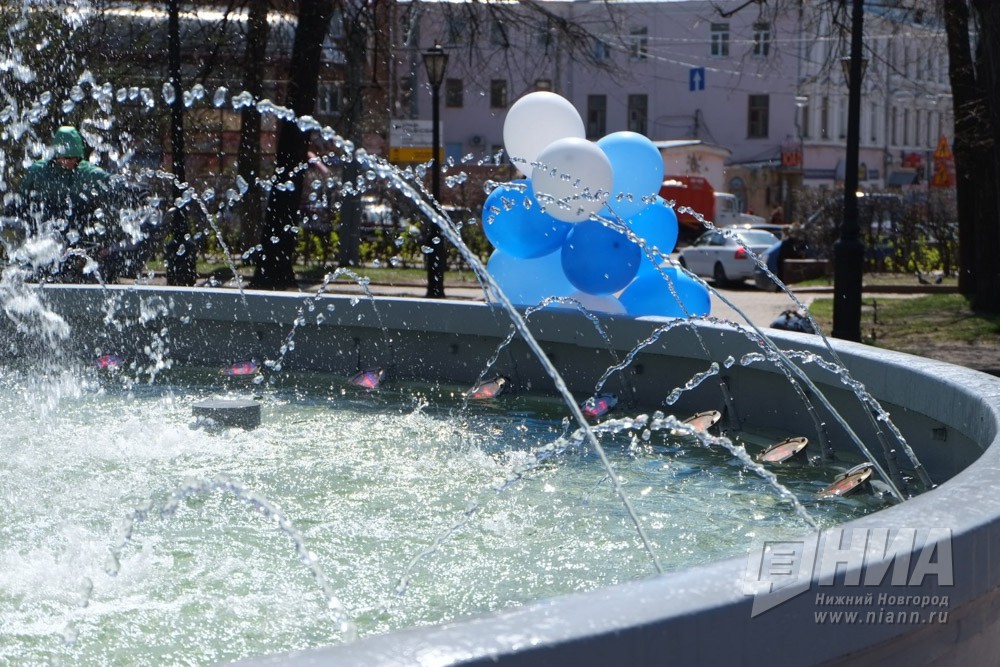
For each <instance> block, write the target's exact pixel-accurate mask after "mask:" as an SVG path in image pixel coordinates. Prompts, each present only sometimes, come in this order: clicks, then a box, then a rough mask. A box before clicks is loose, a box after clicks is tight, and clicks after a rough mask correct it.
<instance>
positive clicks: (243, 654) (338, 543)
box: [0, 86, 1000, 665]
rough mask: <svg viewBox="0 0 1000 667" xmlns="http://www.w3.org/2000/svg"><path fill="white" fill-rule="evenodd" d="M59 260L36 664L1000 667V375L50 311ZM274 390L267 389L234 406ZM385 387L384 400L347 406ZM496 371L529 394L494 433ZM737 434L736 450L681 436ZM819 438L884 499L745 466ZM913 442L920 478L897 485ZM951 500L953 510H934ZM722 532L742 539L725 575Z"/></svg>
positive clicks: (18, 632)
mask: <svg viewBox="0 0 1000 667" xmlns="http://www.w3.org/2000/svg"><path fill="white" fill-rule="evenodd" d="M94 90H98V91H103V90H104V87H103V86H94ZM101 94H102V95H103V93H101ZM140 95H141V93H140ZM123 97H124V98H125V99H128V97H129V95H128V92H127V91H126V93H125V95H124V96H123ZM142 98H143V99H146V98H145V96H142ZM237 98H238V99H239V100H240V103H243V102H244V101H245V98H244V97H243V96H234V97H233V98H232V99H234V100H235V99H237ZM150 99H153V98H150ZM212 99H213V100H216V99H219V95H215V96H212ZM225 99H226V98H225V97H224V96H223V97H222V100H223V103H225ZM101 100H102V102H104V103H107V104H110V103H111V98H109V97H107V96H102V97H101ZM234 103H235V102H234ZM262 106H264V107H266V108H269V109H272V110H273V109H274V108H275V107H274V106H273V105H262ZM279 111H280V113H284V112H285V111H287V110H279ZM354 157H355V159H359V160H365V165H368V166H374V167H377V168H378V169H377V171H378V172H379V173H382V174H383V175H385V176H386V177H390V178H393V179H396V180H394V181H393V182H394V186H395V187H397V188H398V189H400V190H401V191H404V192H406V193H407V194H408V196H411V198H415V199H419V198H418V197H416V194H417V192H418V191H417V188H416V186H414V185H413V183H412V182H411V181H407V180H406V179H405V178H400V177H399V174H396V173H392V172H391V170H388V169H387V167H386V165H384V164H381V163H378V162H377V160H376V159H375V158H371V157H370V156H358V155H355V156H354ZM373 160H374V161H373ZM147 175H150V174H147ZM152 176H157V174H152ZM234 192H235V190H234ZM184 199H185V201H186V202H187V203H188V204H190V205H206V202H205V199H206V198H204V197H200V196H198V194H197V193H194V192H190V191H189V194H188V196H186V197H185V198H184ZM424 210H425V212H426V213H427V214H428V215H430V216H431V217H432V218H433V219H435V221H436V222H437V223H438V224H439V225H441V226H442V230H443V232H444V233H445V235H446V236H448V238H449V240H451V241H452V242H457V241H458V240H459V239H458V238H457V234H455V231H454V229H453V228H452V227H451V226H450V224H449V221H447V220H446V219H443V218H441V217H440V216H439V215H437V214H436V213H434V211H433V210H432V209H430V207H428V206H424ZM31 250H32V249H31V248H26V247H25V246H23V245H22V246H18V247H15V246H10V247H8V256H9V257H11V258H12V260H14V261H12V262H10V263H9V264H8V265H7V267H6V270H5V271H4V274H3V282H2V284H0V295H2V296H0V298H2V303H3V306H4V310H5V314H6V317H5V318H4V320H3V323H2V327H0V341H2V353H0V354H2V359H3V364H2V365H0V382H2V383H3V385H4V387H5V389H6V391H5V392H3V394H4V398H3V402H4V405H5V410H4V414H5V415H7V416H8V419H7V426H8V428H7V429H5V431H6V435H5V438H4V440H3V451H4V453H5V459H6V463H5V465H4V466H3V467H2V468H0V476H2V477H3V478H4V484H3V485H2V486H0V488H3V489H4V491H5V495H6V497H7V498H8V499H9V515H11V516H12V517H15V518H16V520H11V521H8V522H6V524H7V527H5V529H4V530H3V531H2V532H0V549H2V552H0V553H2V556H3V558H4V560H5V564H6V565H7V567H5V571H6V572H10V573H13V574H10V575H5V577H4V579H3V581H4V583H3V585H2V587H0V596H2V600H3V603H4V605H5V607H10V608H15V607H17V608H18V609H22V610H25V611H24V612H23V613H20V614H15V615H5V621H4V622H5V632H4V635H5V638H4V639H3V640H0V657H2V658H3V660H4V661H6V662H11V663H13V664H21V663H23V664H35V663H39V662H48V663H52V664H101V665H107V664H136V663H137V662H150V663H161V664H162V663H181V664H213V663H217V662H231V661H232V660H237V659H242V660H243V662H242V663H241V664H248V665H266V664H284V665H307V664H316V663H322V664H329V665H358V664H366V665H367V664H427V663H433V664H441V665H448V664H486V663H493V662H500V663H505V664H552V663H558V664H563V663H565V664H583V665H589V664H611V663H626V664H636V665H644V664H650V665H653V664H663V662H664V660H665V659H666V657H667V656H669V658H670V659H672V660H673V661H676V662H678V663H681V664H730V663H734V662H752V663H758V662H760V663H763V662H765V661H766V662H772V663H777V664H819V663H831V664H836V663H847V662H850V663H851V664H874V663H879V664H884V663H885V662H886V661H887V660H888V661H889V662H890V663H893V664H902V663H906V664H907V665H912V664H931V663H934V662H939V661H940V660H942V659H945V656H946V657H947V659H949V660H956V661H963V662H968V663H976V662H981V661H982V660H984V659H985V658H984V656H992V655H993V652H994V651H995V644H996V641H995V640H994V639H992V636H993V635H994V634H995V633H994V632H992V630H993V629H994V628H995V627H996V624H997V621H998V617H997V614H996V613H995V612H994V611H993V602H994V599H995V595H996V594H995V591H996V590H1000V589H998V584H1000V569H998V568H996V567H995V566H993V564H992V562H991V561H990V558H991V549H990V547H991V544H992V543H993V542H994V541H995V540H996V539H997V536H998V530H1000V529H998V527H997V525H998V522H997V517H1000V501H996V500H994V499H993V498H992V494H990V493H989V489H990V486H991V481H992V480H991V478H992V476H993V475H994V473H995V469H996V467H997V466H998V464H1000V461H998V460H997V459H998V457H1000V448H998V447H997V446H994V445H995V441H996V439H997V437H998V431H1000V382H998V381H997V380H995V379H993V378H990V377H988V376H985V375H982V374H979V373H976V372H973V371H968V370H966V369H961V368H956V367H953V366H949V365H946V364H941V363H937V362H933V361H930V360H925V359H918V358H914V357H910V356H907V355H901V354H893V353H888V352H885V351H882V350H873V349H870V348H867V347H864V346H860V345H853V344H844V343H837V344H832V343H825V342H823V341H822V340H820V339H818V338H817V337H815V336H809V335H803V334H794V333H788V332H782V333H774V334H772V335H770V336H769V337H767V338H766V339H765V338H764V337H762V335H761V332H760V331H759V330H756V329H754V328H753V327H752V325H749V324H748V325H746V326H739V325H735V324H734V323H727V322H718V321H714V320H712V319H711V318H690V319H681V320H676V319H669V318H663V317H656V316H651V317H629V316H624V315H613V314H598V315H594V314H591V315H589V316H584V315H583V314H581V312H579V311H578V310H577V309H576V308H573V307H569V308H566V307H562V308H549V307H546V308H542V309H540V310H537V311H535V310H533V309H529V311H531V312H528V311H525V310H523V309H522V310H519V309H515V308H514V307H513V306H511V304H510V303H509V302H508V300H507V298H506V296H505V295H504V293H503V291H502V290H500V289H498V287H497V286H496V285H495V284H493V283H492V281H491V279H490V277H489V276H488V274H482V278H483V280H484V281H485V282H486V283H487V285H486V289H487V294H488V296H489V299H487V300H486V301H485V302H482V303H479V302H476V303H464V302H453V301H444V300H413V299H401V298H378V299H374V298H364V299H360V298H357V297H348V296H338V295H333V294H328V293H323V292H322V291H321V292H320V293H318V294H302V293H270V292H255V291H252V290H245V289H238V290H234V289H218V288H209V287H204V288H196V289H188V288H174V287H158V286H152V285H143V284H136V285H99V284H98V285H80V284H46V285H34V284H28V283H25V282H24V278H25V272H24V271H23V270H22V268H21V264H19V263H18V262H24V261H28V262H30V261H31V260H32V258H33V257H35V255H32V254H31V253H30V252H29V251H31ZM648 250H649V249H647V251H648ZM470 263H472V264H473V265H475V262H474V261H472V262H470ZM562 305H564V306H565V305H567V304H562ZM570 305H571V304H570ZM511 322H513V323H514V324H515V325H517V331H516V332H515V333H516V334H517V335H515V336H513V337H511V336H509V329H510V325H511ZM831 351H832V352H835V353H836V356H835V357H832V356H831ZM248 359H256V360H257V361H259V362H261V363H260V365H259V366H258V365H257V364H256V363H253V364H251V363H250V362H246V364H245V365H238V368H239V369H241V370H240V371H238V372H233V373H230V374H226V375H220V373H219V369H233V368H236V367H237V366H234V364H239V362H243V361H244V360H248ZM98 360H101V362H100V364H96V363H95V362H97V361H98ZM834 362H836V363H834ZM97 365H100V366H102V368H96V367H95V366H97ZM369 369H384V371H385V373H384V375H385V379H384V380H383V373H382V371H381V370H378V371H375V370H373V371H372V373H373V375H372V376H371V377H369V379H367V380H365V381H364V382H358V383H352V382H349V381H347V378H351V377H352V376H355V375H356V374H357V373H358V372H359V371H365V370H369ZM498 373H499V374H502V375H503V376H504V377H506V378H507V379H508V380H509V383H510V385H511V386H513V387H514V388H515V391H514V392H512V393H511V394H508V395H507V396H502V397H499V398H497V399H494V400H493V401H492V402H485V403H484V402H479V401H473V400H470V397H469V396H468V395H467V393H466V392H467V390H468V389H469V388H470V387H472V386H474V385H476V384H477V383H478V382H479V381H481V380H484V379H486V378H487V377H488V376H492V375H493V374H498ZM365 383H367V384H368V385H369V386H367V387H365V386H363V385H364V384H365ZM359 384H360V385H362V386H358V385H359ZM617 385H620V388H617ZM376 387H377V389H378V390H377V391H371V390H373V389H375V388H376ZM609 387H616V388H617V390H618V391H619V398H620V399H621V401H620V403H619V405H618V406H616V407H615V408H614V411H613V412H611V413H610V414H609V416H608V418H606V419H605V421H602V422H600V423H599V424H598V425H596V426H587V425H586V424H587V421H586V418H585V415H584V413H583V411H582V410H581V408H580V406H579V405H578V403H579V402H580V400H582V399H583V398H587V397H591V396H594V394H595V392H596V391H601V390H605V391H606V390H607V389H608V388H609ZM567 397H568V398H569V399H570V400H565V401H564V400H558V399H560V398H562V399H566V398H567ZM220 398H222V399H225V400H231V401H232V402H233V403H238V404H239V405H241V406H244V407H247V406H248V404H249V403H251V402H252V403H254V404H259V405H260V407H261V413H260V425H259V426H258V427H257V428H255V429H254V428H250V427H252V426H256V424H257V418H256V416H254V417H253V418H252V419H251V423H250V424H249V425H248V424H242V425H241V426H246V428H243V427H241V426H237V427H236V428H226V427H225V426H224V425H219V424H216V425H208V426H205V425H204V424H198V423H196V422H194V421H193V420H192V418H191V409H192V406H195V405H201V406H204V405H206V404H207V405H208V406H210V407H214V408H216V409H217V408H219V404H218V403H217V402H213V401H217V400H218V399H220ZM390 399H391V400H390ZM665 399H667V400H665ZM505 400H506V402H504V401H505ZM876 401H877V402H876ZM706 410H712V411H715V410H717V411H718V412H719V415H717V417H718V418H720V419H721V421H720V422H719V426H721V427H723V429H724V435H725V436H727V437H722V436H721V435H720V434H718V433H716V432H713V433H711V434H708V435H706V434H698V433H695V431H696V430H697V429H696V428H695V427H694V426H692V424H690V423H688V424H685V423H684V421H683V418H684V417H686V416H688V415H692V414H695V413H699V412H703V411H706ZM668 413H669V414H668ZM889 415H891V419H890V418H889ZM714 419H715V417H713V419H712V420H711V421H714ZM41 424H45V425H46V427H47V428H46V432H45V433H42V432H40V431H41V429H40V428H39V426H40V425H41ZM886 431H889V432H890V433H889V435H892V434H893V433H895V432H896V431H898V433H899V434H901V435H902V436H903V438H902V439H898V440H896V439H893V438H891V437H887V435H886ZM802 434H806V435H808V437H809V438H810V439H815V440H816V441H817V443H818V442H820V441H828V444H829V445H830V447H831V451H835V452H836V453H837V455H838V456H841V457H842V458H840V459H838V463H840V464H845V467H847V466H846V464H848V463H849V464H851V465H853V464H855V463H863V462H864V461H865V459H867V458H870V459H872V460H871V463H872V464H873V465H875V466H877V468H878V469H879V470H880V471H882V470H888V471H889V472H879V474H878V475H877V476H878V477H879V482H880V484H881V486H880V487H879V489H877V493H876V495H873V496H852V497H850V498H844V499H829V498H828V499H823V498H820V497H819V496H820V493H819V492H821V491H823V489H824V488H825V487H826V485H827V484H828V483H829V482H831V481H832V475H830V476H827V477H824V476H822V474H825V473H830V472H831V471H832V468H831V467H830V464H829V462H828V461H825V460H824V459H823V458H822V457H820V459H819V460H815V459H810V460H811V461H812V462H813V463H815V464H816V465H814V466H810V465H808V463H802V464H794V463H789V464H788V465H787V466H784V467H774V466H770V467H764V466H761V465H760V464H759V463H757V462H755V461H754V460H753V458H752V457H751V456H750V455H749V454H748V451H754V450H758V451H759V452H763V451H764V445H765V444H766V443H768V442H776V441H778V440H781V439H782V438H784V437H786V436H790V435H791V436H797V435H802ZM904 442H905V444H906V446H908V447H911V448H912V450H913V452H914V453H915V457H914V460H919V461H920V462H922V464H923V465H922V466H919V465H916V464H913V463H912V462H911V461H910V459H909V458H908V457H905V456H899V457H898V460H897V457H896V456H895V452H894V451H893V448H895V447H897V446H898V447H899V448H900V449H904V447H903V443H904ZM878 443H882V444H885V443H890V444H888V445H887V447H886V449H885V450H884V451H883V450H881V449H879V448H878V447H877V446H875V445H877V444H878ZM891 443H898V444H891ZM866 445H872V447H871V452H873V453H872V454H871V455H870V456H869V455H868V454H864V453H863V452H864V451H865V450H866ZM744 446H745V448H744ZM858 447H860V448H861V451H859V450H858ZM852 457H853V458H852ZM783 465H784V464H783ZM924 469H925V470H926V471H927V473H928V475H927V476H926V479H932V480H933V483H934V484H935V485H936V486H935V488H933V489H929V490H926V491H925V492H923V493H920V494H915V495H912V497H911V494H913V491H914V490H915V489H918V488H919V487H921V485H922V484H924V478H925V476H924V475H922V474H921V472H922V471H923V470H924ZM441 471H444V474H443V475H440V474H439V475H436V476H435V475H431V474H430V473H431V472H433V473H440V472H441ZM821 473H822V474H821ZM758 474H759V475H760V476H758ZM702 477H709V478H710V481H711V482H712V484H709V485H707V486H705V485H703V483H702V482H703V481H704V480H703V479H702ZM317 480H322V482H323V483H324V484H326V485H327V486H323V487H321V485H320V484H318V483H317ZM897 480H899V481H897ZM901 487H903V488H901ZM261 488H266V489H267V493H263V492H261V491H259V489H261ZM515 488H516V489H517V490H516V491H515V490H514V489H515ZM682 491H683V493H681V492H682ZM685 494H687V495H685ZM893 496H897V497H898V502H897V501H895V500H893ZM723 502H727V503H733V504H732V505H729V506H723V505H722V503H723ZM887 505H888V506H887ZM692 506H699V507H692ZM400 507H418V508H424V509H426V510H427V512H426V513H423V514H407V515H404V516H396V514H395V513H396V512H398V511H399V510H398V508H400ZM875 510H878V511H875ZM689 511H690V512H691V514H687V512H689ZM257 515H259V517H263V521H261V520H260V519H259V518H258V516H257ZM255 519H256V521H255ZM122 522H123V523H122ZM119 524H120V525H119ZM811 524H817V525H818V526H819V528H820V530H819V531H817V530H815V529H814V526H813V525H811ZM570 527H572V528H573V529H574V530H573V531H570V530H569V528H570ZM574 532H576V533H578V534H576V535H567V533H574ZM716 533H718V534H720V535H723V536H725V537H727V539H728V541H726V540H721V542H723V543H722V544H720V545H714V546H712V547H711V548H709V549H706V548H705V543H712V542H714V541H715V539H714V538H715V534H716ZM356 544H361V545H362V546H361V547H360V548H354V547H352V545H356ZM208 553H211V556H207V555H206V554H208ZM203 558H208V562H209V563H210V564H208V565H207V564H206V562H205V561H204V560H202V559H203ZM557 574H558V575H560V576H561V577H565V578H564V579H563V580H561V581H559V580H558V578H557V577H556V575H557ZM484 575H485V577H484ZM473 577H477V578H473ZM470 582H474V583H471V584H470ZM272 590H276V591H277V594H265V592H266V591H272ZM840 612H845V613H846V612H855V613H856V615H855V616H845V615H843V614H840ZM834 614H840V615H836V616H835V615H834ZM900 619H902V620H900ZM720 635H722V636H724V637H725V638H726V639H727V640H728V641H720ZM296 650H298V651H299V652H295V651H296ZM268 654H275V655H274V656H273V657H266V656H267V655H268ZM255 656H256V657H255ZM259 656H265V657H259Z"/></svg>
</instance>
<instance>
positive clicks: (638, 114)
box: [628, 95, 649, 134]
mask: <svg viewBox="0 0 1000 667" xmlns="http://www.w3.org/2000/svg"><path fill="white" fill-rule="evenodd" d="M648 110H649V101H648V98H647V96H646V95H629V96H628V129H629V130H630V131H632V132H637V133H639V134H646V125H647V118H648V115H649V111H648Z"/></svg>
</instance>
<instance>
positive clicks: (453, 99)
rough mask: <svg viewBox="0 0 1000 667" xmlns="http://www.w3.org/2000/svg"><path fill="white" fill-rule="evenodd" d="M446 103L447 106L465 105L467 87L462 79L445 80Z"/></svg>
mask: <svg viewBox="0 0 1000 667" xmlns="http://www.w3.org/2000/svg"><path fill="white" fill-rule="evenodd" d="M444 105H445V106H446V107H463V106H465V87H464V86H463V85H462V80H461V79H445V80H444Z"/></svg>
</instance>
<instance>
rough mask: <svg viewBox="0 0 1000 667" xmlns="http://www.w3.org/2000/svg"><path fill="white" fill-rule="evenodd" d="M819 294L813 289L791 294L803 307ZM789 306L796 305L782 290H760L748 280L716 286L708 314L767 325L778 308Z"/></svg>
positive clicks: (779, 311)
mask: <svg viewBox="0 0 1000 667" xmlns="http://www.w3.org/2000/svg"><path fill="white" fill-rule="evenodd" d="M819 295H820V294H818V293H817V292H813V291H809V292H805V291H800V292H797V293H795V297H796V298H797V299H798V300H799V301H801V302H802V303H803V305H805V306H806V307H808V306H809V304H810V303H811V302H812V300H813V299H814V298H815V297H816V296H819ZM726 302H729V303H726ZM789 308H798V306H797V304H796V303H795V302H794V301H793V300H792V297H790V296H789V295H787V294H785V293H784V292H764V291H762V290H759V289H757V288H755V287H753V286H752V285H751V284H750V283H749V282H747V283H746V284H744V285H737V286H735V287H726V288H723V289H718V294H717V295H716V294H713V295H712V315H713V316H714V317H720V318H723V319H727V320H732V321H734V322H737V323H742V322H746V320H747V319H749V320H750V321H752V322H754V323H755V324H757V325H758V326H769V325H770V324H771V322H773V321H774V319H775V318H776V317H778V315H780V314H781V313H782V311H785V310H788V309H789ZM736 309H738V310H739V311H742V312H743V313H744V315H746V317H744V316H743V315H740V314H739V313H738V312H737V311H736Z"/></svg>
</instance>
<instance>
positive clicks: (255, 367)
mask: <svg viewBox="0 0 1000 667" xmlns="http://www.w3.org/2000/svg"><path fill="white" fill-rule="evenodd" d="M258 373H260V364H258V363H257V362H256V361H252V360H250V361H237V362H236V363H235V364H233V365H231V366H226V367H225V368H223V369H222V370H220V371H219V375H225V376H226V377H248V376H253V375H257V374H258Z"/></svg>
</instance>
